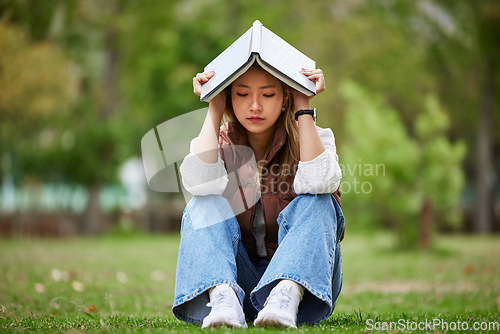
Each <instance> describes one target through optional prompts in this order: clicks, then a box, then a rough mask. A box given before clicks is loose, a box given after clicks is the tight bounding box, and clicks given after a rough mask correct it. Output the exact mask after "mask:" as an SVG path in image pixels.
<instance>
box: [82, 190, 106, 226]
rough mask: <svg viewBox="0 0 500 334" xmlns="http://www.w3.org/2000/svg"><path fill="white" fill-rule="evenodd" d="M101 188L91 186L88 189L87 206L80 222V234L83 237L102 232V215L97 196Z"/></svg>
mask: <svg viewBox="0 0 500 334" xmlns="http://www.w3.org/2000/svg"><path fill="white" fill-rule="evenodd" d="M101 188H102V186H101V185H100V184H96V185H93V186H92V187H90V189H89V197H88V200H87V205H86V207H85V210H84V211H83V214H82V216H81V221H80V233H81V234H84V235H96V234H98V233H99V232H101V231H102V230H103V225H104V214H103V212H102V210H101V205H100V204H99V195H100V193H101Z"/></svg>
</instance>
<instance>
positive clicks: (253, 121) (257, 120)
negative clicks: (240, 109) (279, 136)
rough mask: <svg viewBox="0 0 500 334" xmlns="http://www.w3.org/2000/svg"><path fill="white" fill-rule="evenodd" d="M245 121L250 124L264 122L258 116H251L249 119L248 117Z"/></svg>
mask: <svg viewBox="0 0 500 334" xmlns="http://www.w3.org/2000/svg"><path fill="white" fill-rule="evenodd" d="M247 119H248V120H249V121H250V122H252V123H259V122H262V121H263V120H264V119H263V118H262V117H259V116H251V117H248V118H247Z"/></svg>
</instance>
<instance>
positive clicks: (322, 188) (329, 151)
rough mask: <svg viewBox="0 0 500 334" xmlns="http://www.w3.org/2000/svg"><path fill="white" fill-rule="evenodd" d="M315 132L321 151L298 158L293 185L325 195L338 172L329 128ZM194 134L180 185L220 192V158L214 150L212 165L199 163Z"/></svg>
mask: <svg viewBox="0 0 500 334" xmlns="http://www.w3.org/2000/svg"><path fill="white" fill-rule="evenodd" d="M318 134H319V136H320V138H321V141H322V142H323V145H324V146H325V151H324V152H323V153H321V154H320V155H318V156H317V157H316V158H315V159H313V160H311V161H305V162H304V161H299V166H298V168H297V173H296V174H295V180H294V182H293V187H294V190H295V192H296V193H297V195H300V194H328V193H333V192H334V191H335V190H337V188H338V187H339V183H340V179H341V178H342V172H341V170H340V166H339V162H338V160H339V158H338V155H337V149H336V147H335V137H334V135H333V132H332V130H331V129H329V128H326V129H321V128H319V127H318ZM196 139H197V137H196V138H194V139H193V140H192V141H191V147H190V153H189V154H188V155H187V156H186V157H185V158H184V161H183V162H182V164H181V166H180V168H179V170H180V173H181V178H182V184H183V185H184V188H186V190H187V191H188V192H189V193H191V194H192V195H193V196H207V195H222V193H223V192H224V190H225V189H226V186H227V183H228V177H227V171H226V169H225V167H224V161H223V160H222V158H221V154H220V149H219V151H218V155H219V158H218V161H217V162H216V163H214V164H207V163H205V162H203V161H202V160H201V159H200V158H198V156H197V155H196V154H194V153H193V146H194V143H195V141H196Z"/></svg>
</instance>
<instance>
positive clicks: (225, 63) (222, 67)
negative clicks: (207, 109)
mask: <svg viewBox="0 0 500 334" xmlns="http://www.w3.org/2000/svg"><path fill="white" fill-rule="evenodd" d="M251 38H252V28H250V29H249V30H247V31H246V32H245V33H244V34H243V35H241V37H240V38H238V39H237V40H236V41H235V42H234V43H233V44H231V45H230V46H229V47H228V48H227V49H226V50H224V51H223V52H222V53H221V54H220V55H219V56H217V58H215V59H214V60H212V61H211V62H210V64H208V65H207V66H205V70H204V71H205V72H209V71H215V75H214V76H213V77H212V78H211V79H210V80H209V81H208V82H207V83H205V84H203V85H202V86H201V96H200V98H201V100H204V98H205V97H206V96H207V95H209V94H210V93H211V92H212V91H213V90H215V89H217V88H218V86H219V85H220V84H222V83H223V82H224V81H225V80H226V79H227V78H229V77H231V76H232V75H233V74H234V72H236V71H237V70H238V69H239V68H240V67H241V66H242V65H243V64H245V63H246V62H247V61H248V58H249V57H250V42H251Z"/></svg>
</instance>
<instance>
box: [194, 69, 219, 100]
mask: <svg viewBox="0 0 500 334" xmlns="http://www.w3.org/2000/svg"><path fill="white" fill-rule="evenodd" d="M214 74H215V72H214V71H210V72H204V73H198V74H196V76H195V77H194V78H193V91H194V93H195V95H198V96H200V95H201V85H203V84H204V83H205V82H207V81H208V80H210V79H211V78H212V77H213V76H214Z"/></svg>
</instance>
